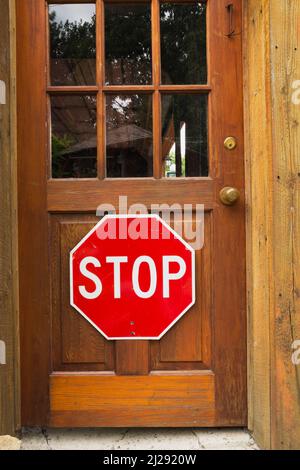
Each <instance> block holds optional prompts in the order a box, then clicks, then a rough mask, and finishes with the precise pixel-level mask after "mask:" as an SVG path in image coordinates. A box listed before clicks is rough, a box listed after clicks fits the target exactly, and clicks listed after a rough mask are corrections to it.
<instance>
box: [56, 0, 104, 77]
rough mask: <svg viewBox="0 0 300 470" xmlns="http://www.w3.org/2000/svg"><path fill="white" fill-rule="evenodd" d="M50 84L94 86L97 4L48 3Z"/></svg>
mask: <svg viewBox="0 0 300 470" xmlns="http://www.w3.org/2000/svg"><path fill="white" fill-rule="evenodd" d="M49 23H50V25H49V30H50V75H51V85H57V86H59V85H95V83H96V6H95V4H90V3H85V4H82V3H76V4H75V3H72V4H68V5H49Z"/></svg>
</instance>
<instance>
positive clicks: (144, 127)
mask: <svg viewBox="0 0 300 470" xmlns="http://www.w3.org/2000/svg"><path fill="white" fill-rule="evenodd" d="M106 125H107V128H106V165H107V177H108V178H123V177H146V176H152V174H153V170H152V161H153V157H152V152H153V142H152V96H151V95H108V96H107V97H106Z"/></svg>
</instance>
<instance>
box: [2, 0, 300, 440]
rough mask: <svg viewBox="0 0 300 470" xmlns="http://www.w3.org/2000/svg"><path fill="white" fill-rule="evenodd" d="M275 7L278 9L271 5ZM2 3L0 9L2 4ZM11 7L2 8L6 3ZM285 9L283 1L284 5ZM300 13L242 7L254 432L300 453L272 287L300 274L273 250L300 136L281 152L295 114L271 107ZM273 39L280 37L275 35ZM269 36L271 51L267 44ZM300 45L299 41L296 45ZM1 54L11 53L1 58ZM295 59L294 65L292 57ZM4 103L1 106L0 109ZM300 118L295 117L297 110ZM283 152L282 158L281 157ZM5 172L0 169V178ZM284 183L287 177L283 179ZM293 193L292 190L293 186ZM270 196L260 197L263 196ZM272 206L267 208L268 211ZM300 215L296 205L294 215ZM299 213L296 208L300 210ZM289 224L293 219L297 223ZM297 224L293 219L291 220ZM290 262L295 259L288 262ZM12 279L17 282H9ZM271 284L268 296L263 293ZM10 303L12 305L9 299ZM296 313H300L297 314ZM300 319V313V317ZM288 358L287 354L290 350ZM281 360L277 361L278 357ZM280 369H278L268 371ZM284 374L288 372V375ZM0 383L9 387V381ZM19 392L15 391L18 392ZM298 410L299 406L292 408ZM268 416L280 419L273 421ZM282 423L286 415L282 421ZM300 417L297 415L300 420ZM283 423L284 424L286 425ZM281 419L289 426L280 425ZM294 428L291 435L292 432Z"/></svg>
mask: <svg viewBox="0 0 300 470" xmlns="http://www.w3.org/2000/svg"><path fill="white" fill-rule="evenodd" d="M15 1H16V0H9V7H10V11H9V12H8V11H7V12H6V13H7V14H6V15H1V17H0V23H1V27H2V26H3V28H5V30H6V40H7V50H9V51H10V54H9V55H8V56H7V57H8V61H7V62H6V67H7V83H6V85H7V90H8V93H7V99H6V105H5V106H6V107H7V108H8V109H9V111H10V112H9V113H6V115H5V116H4V119H3V121H2V122H1V123H0V131H1V132H7V129H10V131H11V132H10V138H9V141H8V142H7V144H6V145H7V148H6V149H5V150H6V151H5V152H3V153H2V156H3V158H2V159H1V163H0V165H1V170H2V168H3V167H5V168H7V169H8V171H6V173H5V174H6V175H7V176H6V177H5V178H2V181H1V184H2V185H3V188H4V191H6V193H7V194H10V195H11V201H10V204H6V203H5V204H4V202H3V199H2V198H1V199H0V205H1V213H2V214H3V216H2V217H1V219H0V237H1V244H2V242H3V240H4V237H7V234H9V237H10V240H11V251H10V252H9V254H8V255H7V253H4V252H3V250H1V253H0V268H1V273H2V275H3V279H4V281H5V282H4V285H5V287H4V288H3V292H4V294H6V295H3V296H2V297H1V311H2V312H4V313H3V315H4V317H3V318H5V321H6V322H7V325H8V326H9V328H7V329H6V330H5V331H3V333H1V340H3V341H5V343H6V344H7V345H9V347H8V348H7V363H8V364H9V366H10V367H9V369H8V368H6V367H3V365H0V392H1V395H2V397H3V399H2V400H1V416H3V417H4V419H2V420H1V428H0V434H1V433H3V434H5V433H9V434H13V433H15V431H16V429H19V428H20V394H19V391H20V385H19V379H18V377H19V372H20V368H19V327H18V317H19V315H18V305H17V298H18V295H17V291H18V266H17V265H18V262H17V259H16V256H15V253H17V251H18V240H17V230H16V213H17V209H18V208H17V172H16V168H17V149H16V135H15V129H16V107H17V99H16V87H15V82H16V47H15V41H16V19H15ZM272 2H273V5H272ZM1 3H2V2H1V1H0V8H1V7H2V5H1ZM3 3H4V2H3ZM284 3H286V2H284ZM283 15H284V17H285V19H286V20H287V22H288V24H289V25H290V26H291V34H289V35H288V37H287V38H285V41H284V36H285V34H284V32H285V31H284V25H285V24H286V21H282V16H283ZM297 16H298V17H299V16H300V5H293V6H288V5H287V4H282V2H280V0H276V1H273V0H272V1H271V0H244V33H245V34H244V83H245V87H244V102H245V107H244V109H245V117H244V125H245V149H246V150H245V171H246V208H247V213H246V214H247V217H246V233H247V292H248V300H247V310H248V415H249V423H248V427H249V429H250V430H251V431H253V433H254V437H255V439H256V440H257V442H258V444H259V445H260V446H261V447H263V448H266V449H268V448H273V449H296V448H298V446H299V443H300V426H299V421H298V420H299V416H300V404H299V400H298V399H297V394H296V390H297V388H296V384H297V381H296V380H297V377H296V374H295V371H296V368H295V367H294V368H292V364H291V361H285V357H284V356H286V355H289V351H290V338H289V337H286V338H284V337H283V338H281V345H280V346H279V344H278V342H275V341H274V338H275V336H276V335H277V337H278V333H279V334H280V333H282V331H283V328H284V327H285V326H286V321H285V322H282V323H281V324H279V323H278V322H275V289H274V285H276V282H277V283H280V281H281V278H280V273H279V272H278V270H277V271H276V270H275V269H274V264H275V263H276V262H277V263H278V261H280V262H281V263H282V264H281V266H282V267H283V268H284V269H285V270H286V271H287V272H289V273H291V274H296V273H298V275H299V265H296V266H293V265H291V256H290V255H289V253H285V252H284V250H282V249H281V250H279V255H280V256H278V251H275V250H274V239H275V234H274V231H275V225H274V221H275V220H276V224H277V225H276V246H277V247H279V248H280V247H284V246H289V243H290V241H289V240H290V237H289V234H288V233H287V231H286V230H285V228H284V223H285V221H286V219H285V221H284V220H282V219H281V218H280V217H282V215H283V214H285V213H286V214H288V207H287V205H283V206H281V205H276V204H274V199H275V200H277V201H278V198H279V197H280V191H279V189H278V182H277V181H276V179H275V180H274V179H273V175H274V174H275V173H274V171H275V170H277V169H278V168H279V167H280V168H281V172H286V171H287V170H289V174H290V178H292V177H293V176H294V177H295V178H297V174H296V173H295V168H296V165H295V163H296V158H297V157H296V152H295V148H296V146H298V147H299V145H300V137H299V135H298V136H297V135H295V134H294V132H295V131H293V129H292V123H288V124H287V128H286V132H288V131H290V132H292V133H293V136H294V140H293V143H292V142H291V141H289V145H287V146H286V147H285V148H283V149H282V148H281V147H280V139H281V135H278V134H276V133H272V130H273V127H274V119H276V117H277V118H280V107H281V112H282V109H283V110H284V111H285V112H286V113H287V114H289V112H290V110H291V109H294V108H291V107H292V103H291V100H284V95H282V96H280V95H279V96H278V95H276V100H277V104H276V105H275V106H274V101H273V100H274V89H273V88H272V87H273V86H274V81H275V79H274V77H273V76H272V75H271V73H270V72H271V67H272V69H274V68H275V67H277V68H276V71H277V73H278V76H279V78H280V80H281V81H284V80H285V79H286V77H285V76H284V70H283V69H284V67H282V64H281V68H282V70H279V69H278V65H279V63H280V58H279V57H278V55H277V53H276V50H277V49H275V47H271V46H274V45H275V43H276V44H278V41H280V42H279V44H280V46H282V48H284V49H285V52H286V54H284V53H283V51H281V55H282V57H289V58H293V59H294V57H295V54H296V50H295V49H294V48H295V46H298V48H299V46H300V44H299V38H297V36H296V27H295V22H294V18H295V17H297ZM270 33H272V34H273V36H272V38H270ZM271 39H272V42H271V45H270V41H271ZM297 40H298V43H297ZM2 51H4V48H3V49H2V50H1V51H0V54H1V52H2ZM287 60H288V59H287ZM293 72H294V76H295V79H297V78H299V77H300V64H299V61H298V64H294V70H293ZM1 106H3V105H1ZM293 112H294V111H293ZM276 148H280V150H281V152H280V155H279V154H278V153H276V151H275V150H276ZM3 174H4V172H2V171H1V175H3ZM278 176H280V175H279V174H278ZM286 190H287V192H288V194H289V195H290V193H292V190H293V188H292V187H290V188H288V187H287V189H286ZM262 195H263V197H262ZM266 200H267V201H268V203H269V204H266ZM296 209H297V208H296ZM298 209H299V206H298ZM290 217H291V216H290ZM290 217H289V218H288V220H290ZM293 240H294V241H295V242H298V243H299V242H300V236H299V232H298V233H297V232H296V231H294V232H293ZM286 255H288V256H286ZM11 273H13V275H11ZM262 281H263V282H264V285H263V286H262V288H261V289H257V286H258V285H260V284H261V282H262ZM281 294H282V297H281V299H282V302H284V301H288V300H289V297H288V293H287V291H286V290H285V291H284V292H283V293H281ZM12 296H13V302H11V297H12ZM294 313H295V312H294ZM298 313H299V312H298ZM295 334H296V335H297V334H298V338H300V331H299V324H298V326H297V325H295ZM283 351H285V353H284V352H283ZM276 357H277V358H278V357H279V359H280V361H281V363H278V362H277V363H276V361H275V358H276ZM271 365H272V366H273V370H272V368H271ZM279 366H281V370H284V372H286V373H290V380H289V383H288V384H285V383H283V380H282V376H280V375H279V374H278V373H277V372H278V368H279ZM282 367H283V369H282ZM2 379H3V380H2ZM286 387H288V388H289V395H288V397H289V401H288V403H287V402H285V401H284V400H281V401H275V402H274V400H273V399H272V400H271V392H272V398H274V397H276V395H277V396H278V395H279V394H280V393H282V394H284V393H285V392H286ZM12 391H13V392H12ZM293 405H294V406H293ZM271 416H272V417H273V418H272V419H271ZM282 416H285V418H284V419H282ZM297 416H298V417H297ZM280 417H281V418H280ZM280 420H282V421H280ZM291 429H294V432H291Z"/></svg>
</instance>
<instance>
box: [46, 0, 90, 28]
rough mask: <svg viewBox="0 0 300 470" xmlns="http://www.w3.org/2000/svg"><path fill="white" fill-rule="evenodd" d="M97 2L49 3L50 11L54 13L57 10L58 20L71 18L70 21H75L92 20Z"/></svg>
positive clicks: (63, 20)
mask: <svg viewBox="0 0 300 470" xmlns="http://www.w3.org/2000/svg"><path fill="white" fill-rule="evenodd" d="M95 10H96V7H95V4H93V3H87V4H76V3H71V4H69V5H55V4H53V5H49V12H50V13H52V12H53V11H55V12H56V21H57V22H58V23H59V22H60V21H62V22H65V21H67V20H69V21H70V22H73V21H80V20H81V19H82V20H83V21H90V20H91V18H92V16H93V15H94V14H95Z"/></svg>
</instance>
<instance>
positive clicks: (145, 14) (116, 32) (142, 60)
mask: <svg viewBox="0 0 300 470" xmlns="http://www.w3.org/2000/svg"><path fill="white" fill-rule="evenodd" d="M105 50H106V51H105V56H106V81H108V82H110V83H116V84H130V83H134V84H136V85H143V84H147V83H151V75H152V73H151V8H150V4H144V5H138V4H135V5H132V4H128V5H113V4H111V5H108V4H106V6H105ZM114 69H115V73H114ZM112 79H113V80H112Z"/></svg>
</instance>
